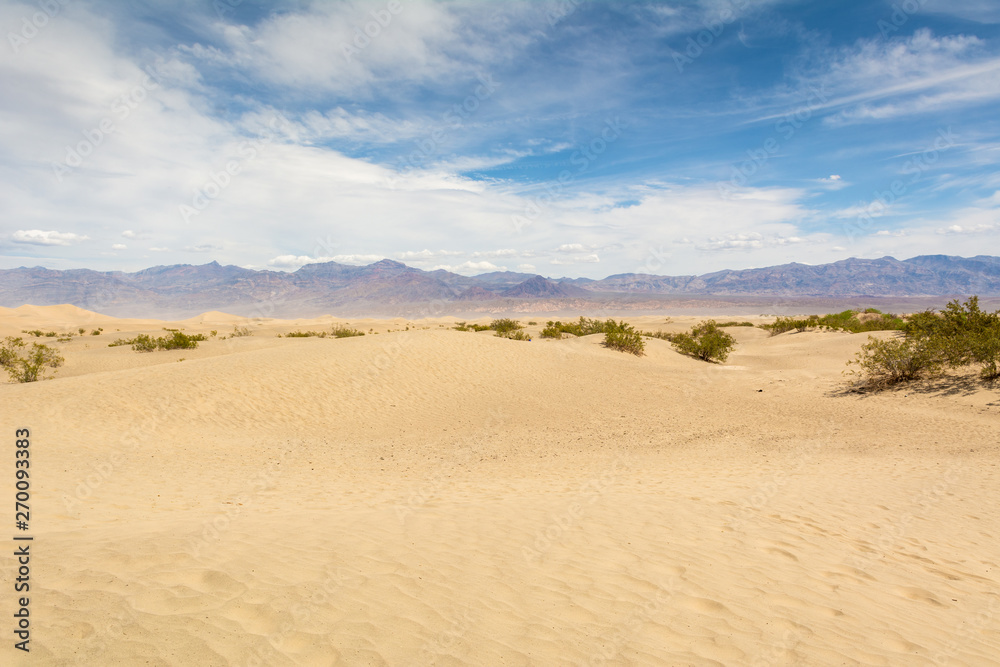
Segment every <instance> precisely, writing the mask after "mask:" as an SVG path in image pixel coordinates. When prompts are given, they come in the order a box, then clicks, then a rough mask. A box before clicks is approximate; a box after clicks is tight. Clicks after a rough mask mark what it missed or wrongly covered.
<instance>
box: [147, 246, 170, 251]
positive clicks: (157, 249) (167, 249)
mask: <svg viewBox="0 0 1000 667" xmlns="http://www.w3.org/2000/svg"><path fill="white" fill-rule="evenodd" d="M150 250H151V251H152V252H170V248H167V247H165V246H154V247H152V248H150Z"/></svg>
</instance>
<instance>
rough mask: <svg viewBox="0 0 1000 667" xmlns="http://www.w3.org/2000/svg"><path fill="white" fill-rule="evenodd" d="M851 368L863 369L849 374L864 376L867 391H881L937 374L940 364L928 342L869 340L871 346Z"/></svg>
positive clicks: (868, 346) (859, 354) (867, 344)
mask: <svg viewBox="0 0 1000 667" xmlns="http://www.w3.org/2000/svg"><path fill="white" fill-rule="evenodd" d="M848 365H857V366H859V367H860V370H854V371H850V373H851V374H859V375H862V376H863V377H864V379H863V386H864V387H865V388H867V389H882V388H885V387H889V386H892V385H894V384H899V383H900V382H906V381H909V380H914V379H916V378H918V377H920V376H921V375H923V374H924V373H929V372H932V371H935V370H937V369H938V368H939V367H940V361H939V358H938V355H936V354H935V353H934V351H933V350H932V349H931V347H930V346H929V345H927V344H926V343H925V342H922V341H918V340H915V339H913V338H896V339H891V340H880V339H878V338H875V337H873V336H869V337H868V342H867V343H865V344H864V345H862V346H861V351H860V352H858V354H857V356H856V357H855V358H854V359H853V360H852V361H849V362H848Z"/></svg>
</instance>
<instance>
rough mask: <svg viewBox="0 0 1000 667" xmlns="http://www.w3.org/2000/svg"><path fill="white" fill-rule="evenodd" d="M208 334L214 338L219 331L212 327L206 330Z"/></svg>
mask: <svg viewBox="0 0 1000 667" xmlns="http://www.w3.org/2000/svg"><path fill="white" fill-rule="evenodd" d="M208 335H209V336H211V337H212V338H215V337H216V336H218V335H219V332H218V331H216V330H215V329H212V330H211V331H209V332H208Z"/></svg>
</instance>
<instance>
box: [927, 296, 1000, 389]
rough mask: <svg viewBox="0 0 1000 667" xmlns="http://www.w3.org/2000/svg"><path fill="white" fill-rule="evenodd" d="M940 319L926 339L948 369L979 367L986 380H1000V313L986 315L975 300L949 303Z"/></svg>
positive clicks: (976, 298) (976, 299)
mask: <svg viewBox="0 0 1000 667" xmlns="http://www.w3.org/2000/svg"><path fill="white" fill-rule="evenodd" d="M941 319H942V322H941V324H940V325H938V326H937V327H936V329H934V330H933V331H932V333H931V334H930V335H929V336H926V339H927V340H928V341H929V344H930V345H931V347H932V348H934V349H936V350H938V352H939V353H940V355H941V356H942V358H943V359H944V360H945V362H946V363H947V364H948V365H949V366H951V367H953V368H956V367H960V366H966V365H969V364H979V365H980V375H982V377H983V378H984V379H995V378H997V377H1000V368H998V366H1000V310H998V311H995V312H992V313H987V312H984V311H983V310H981V309H980V307H979V297H976V296H973V297H969V299H968V300H966V302H965V303H964V304H962V303H959V302H958V300H954V301H950V302H949V303H948V305H947V306H946V307H945V309H944V310H943V311H941Z"/></svg>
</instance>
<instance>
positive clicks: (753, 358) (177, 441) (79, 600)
mask: <svg viewBox="0 0 1000 667" xmlns="http://www.w3.org/2000/svg"><path fill="white" fill-rule="evenodd" d="M528 319H529V318H522V321H527V320H528ZM540 319H541V318H540ZM741 319H743V318H741ZM751 319H753V318H751ZM631 321H633V322H634V323H635V324H637V325H638V326H639V328H642V329H647V330H649V329H663V330H684V329H686V328H688V327H690V326H691V325H692V324H693V323H695V322H697V321H698V319H695V318H674V321H673V322H672V323H670V324H664V322H663V319H662V318H656V317H640V318H631ZM334 322H341V320H335V319H334V318H318V319H315V320H298V321H278V320H262V321H254V322H250V323H246V322H245V321H244V320H242V319H240V318H237V317H234V316H230V315H226V314H224V313H206V314H205V315H203V316H199V317H195V318H191V319H189V320H185V321H184V322H161V321H155V320H118V319H114V318H110V317H104V316H100V315H97V314H94V313H88V312H87V311H82V310H80V309H77V308H73V307H71V306H58V307H32V306H22V307H21V308H16V309H2V310H0V336H5V335H15V334H16V335H23V334H19V333H18V332H20V331H21V330H22V329H34V328H39V329H42V330H50V329H58V331H59V333H63V332H66V331H70V330H72V331H75V330H76V329H77V327H84V328H85V329H87V331H88V332H89V331H90V330H91V329H93V328H96V327H98V326H99V327H102V328H103V329H104V332H103V333H102V334H101V335H100V336H91V335H89V333H88V335H85V336H78V337H74V338H72V339H71V340H70V341H69V342H63V343H57V342H53V341H54V339H52V338H49V339H46V340H45V342H48V343H50V344H52V345H53V346H56V347H58V348H59V349H60V350H61V351H62V352H63V354H64V355H65V357H66V365H65V366H64V367H63V368H60V369H59V370H58V372H57V373H56V375H55V379H53V380H50V381H44V382H37V383H32V384H25V385H14V384H0V423H2V425H3V437H4V438H5V440H6V442H7V444H6V445H4V447H5V451H7V452H8V457H9V460H10V461H13V451H14V429H15V428H17V427H20V426H26V427H29V428H30V429H31V431H32V443H33V444H32V457H33V458H32V459H31V461H32V467H31V474H32V489H31V492H32V501H31V503H32V522H31V531H30V532H31V534H32V535H33V536H34V538H35V539H34V541H33V542H32V546H31V549H32V561H31V567H32V571H31V576H32V581H31V603H30V604H31V607H30V608H31V622H32V625H31V632H32V634H31V644H30V647H31V653H30V659H29V656H27V655H25V654H24V653H23V652H20V651H17V650H15V649H14V648H13V643H14V639H13V638H12V636H13V635H12V630H13V628H14V619H13V617H12V614H13V613H14V609H15V600H14V597H15V595H14V593H13V592H12V588H11V584H10V582H11V581H12V579H13V576H14V572H15V562H14V559H13V558H12V555H11V554H12V553H13V550H14V547H13V544H14V542H13V541H10V538H9V537H8V538H5V539H6V540H8V542H7V543H8V545H9V546H8V547H5V548H4V549H3V550H2V551H3V553H4V556H3V558H2V560H0V564H2V567H3V568H4V573H5V576H4V581H5V583H4V585H3V590H4V591H5V593H4V594H3V596H2V599H3V609H4V610H5V611H4V614H3V616H4V618H6V619H7V621H4V622H0V630H2V631H3V636H4V637H6V638H7V639H6V640H5V641H4V642H3V645H2V647H0V664H4V665H28V664H31V665H67V664H70V665H71V664H81V665H135V664H141V665H331V664H344V665H431V664H434V665H462V664H475V665H805V664H809V665H903V664H905V665H944V664H949V665H990V664H993V665H995V664H1000V570H998V563H1000V546H998V544H1000V514H998V513H997V512H996V511H995V504H996V499H997V498H998V497H1000V471H998V469H997V467H996V464H997V461H998V455H1000V447H998V443H1000V437H998V436H1000V395H998V392H997V390H996V389H989V388H984V387H981V386H978V385H976V384H974V383H964V384H961V385H959V388H958V389H957V390H956V389H953V388H950V385H942V384H934V383H930V384H924V385H918V386H911V387H908V388H905V389H901V390H897V391H889V392H885V393H881V394H877V395H861V394H856V393H849V392H845V391H844V389H845V387H846V382H845V379H844V377H843V376H842V371H843V370H844V368H845V366H844V364H845V362H846V361H847V360H848V359H849V358H851V357H852V356H853V354H854V353H855V352H856V351H857V350H858V348H859V347H860V346H861V344H862V343H863V342H864V341H865V340H866V335H851V334H845V333H832V332H824V333H820V332H805V333H794V332H793V333H788V334H783V335H781V336H777V337H773V338H772V337H768V336H767V334H766V333H765V332H763V331H761V330H759V329H752V328H736V329H731V330H730V331H731V332H732V333H733V335H735V336H736V337H737V338H738V340H739V346H738V347H737V349H736V351H735V353H734V354H733V355H732V356H731V357H730V358H729V360H728V361H727V362H726V363H725V364H724V365H712V364H706V363H702V362H699V361H696V360H693V359H690V358H687V357H683V356H681V355H679V354H677V353H676V352H674V351H673V349H672V348H671V346H670V345H669V344H668V343H666V342H665V341H660V340H651V341H649V342H648V343H647V355H646V356H644V357H641V358H639V357H635V356H632V355H627V354H622V353H619V352H615V351H611V350H607V349H605V348H603V347H602V346H601V345H600V342H601V339H602V337H601V336H599V335H598V336H588V337H584V338H579V339H570V340H559V341H553V340H541V339H538V338H536V339H535V340H533V341H531V342H518V341H511V340H504V339H498V338H495V337H493V336H491V335H490V332H484V333H479V334H476V333H464V332H457V331H454V330H450V329H448V328H447V326H449V325H450V324H451V323H452V322H454V319H452V318H437V319H428V320H403V319H397V320H350V321H349V323H350V326H353V327H357V328H359V329H362V330H364V331H369V330H371V333H369V334H368V335H366V336H364V337H357V338H346V339H330V338H328V339H317V338H306V339H302V338H278V337H277V336H276V334H277V333H287V332H288V331H293V330H308V329H313V330H319V329H323V328H325V329H328V328H329V327H330V325H331V324H332V323H334ZM539 323H540V324H541V323H542V322H541V321H539ZM236 324H240V325H242V324H248V326H250V328H251V329H252V330H253V332H254V335H253V336H249V337H243V338H235V339H230V340H224V341H223V340H219V339H218V337H215V338H211V339H210V340H208V341H206V342H204V343H202V344H201V345H200V346H199V348H198V349H197V350H177V351H169V352H155V353H151V354H140V353H136V352H133V351H132V350H131V349H130V348H128V347H115V348H109V347H107V343H108V342H110V341H111V340H113V339H114V338H116V337H119V336H122V337H124V336H129V337H130V336H132V335H134V334H135V333H139V332H145V333H150V334H156V335H162V333H163V331H162V330H163V328H164V327H168V328H182V329H184V330H185V331H186V332H188V333H196V332H205V333H206V334H207V333H208V332H209V331H211V330H213V329H214V330H217V331H218V332H219V335H223V334H226V333H228V332H229V331H231V330H232V327H233V326H234V325H236ZM407 327H408V328H409V330H406V329H407ZM538 328H539V327H538V326H534V327H529V331H532V332H537V331H538ZM119 329H120V331H117V330H119ZM376 331H377V332H379V333H378V335H375V332H376ZM880 335H886V334H880ZM29 340H35V339H33V338H30V339H29ZM7 469H8V473H7V474H6V476H5V479H6V481H0V494H6V495H7V496H8V498H9V499H10V497H12V496H13V494H14V488H13V485H14V480H13V465H9V466H7ZM9 504H11V505H12V504H13V503H12V501H11V502H10V503H9ZM12 514H13V512H12V508H10V509H9V510H8V517H9V520H11V521H12V520H13V516H12ZM12 532H16V531H13V530H12ZM4 623H6V625H4Z"/></svg>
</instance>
